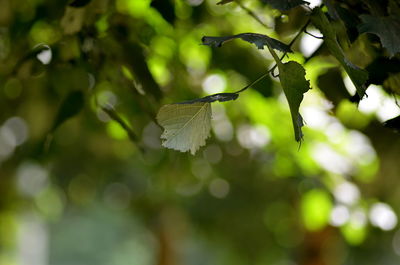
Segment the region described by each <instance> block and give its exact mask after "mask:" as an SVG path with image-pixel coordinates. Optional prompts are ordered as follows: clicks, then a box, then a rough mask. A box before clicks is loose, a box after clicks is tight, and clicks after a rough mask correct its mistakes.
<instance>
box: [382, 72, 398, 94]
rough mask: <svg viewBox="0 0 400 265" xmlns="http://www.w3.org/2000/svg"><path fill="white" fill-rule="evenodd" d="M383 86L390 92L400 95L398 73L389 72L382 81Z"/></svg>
mask: <svg viewBox="0 0 400 265" xmlns="http://www.w3.org/2000/svg"><path fill="white" fill-rule="evenodd" d="M383 87H384V88H385V89H387V90H389V91H390V92H391V93H395V94H397V95H400V73H396V74H390V75H389V77H388V78H387V79H386V80H385V81H384V82H383Z"/></svg>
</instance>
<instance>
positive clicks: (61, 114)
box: [51, 91, 84, 131]
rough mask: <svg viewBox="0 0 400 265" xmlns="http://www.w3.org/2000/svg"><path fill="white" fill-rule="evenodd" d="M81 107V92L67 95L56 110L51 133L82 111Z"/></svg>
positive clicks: (82, 96)
mask: <svg viewBox="0 0 400 265" xmlns="http://www.w3.org/2000/svg"><path fill="white" fill-rule="evenodd" d="M83 106H84V95H83V92H82V91H73V92H71V93H69V94H68V95H67V96H66V97H65V99H64V100H63V102H62V103H61V106H60V108H59V109H58V113H57V116H56V119H55V120H54V124H53V127H52V130H51V131H54V130H55V129H57V128H58V127H59V126H60V125H61V124H62V123H64V122H65V121H66V120H68V119H70V118H72V117H73V116H75V115H76V114H78V113H79V112H80V111H81V110H82V108H83Z"/></svg>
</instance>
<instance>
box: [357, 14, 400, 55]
mask: <svg viewBox="0 0 400 265" xmlns="http://www.w3.org/2000/svg"><path fill="white" fill-rule="evenodd" d="M360 18H361V20H362V22H363V23H362V24H361V25H360V26H359V27H358V30H359V32H360V33H372V34H375V35H377V36H378V37H379V38H380V40H381V43H382V46H383V47H385V48H386V49H387V50H388V52H389V54H390V57H393V56H395V55H396V54H397V53H398V52H400V19H399V18H397V17H393V16H389V17H376V16H371V15H361V16H360Z"/></svg>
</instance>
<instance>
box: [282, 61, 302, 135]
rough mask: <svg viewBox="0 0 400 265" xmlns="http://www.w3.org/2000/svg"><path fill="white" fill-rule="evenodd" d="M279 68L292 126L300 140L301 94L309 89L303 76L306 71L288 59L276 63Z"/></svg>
mask: <svg viewBox="0 0 400 265" xmlns="http://www.w3.org/2000/svg"><path fill="white" fill-rule="evenodd" d="M277 64H278V68H279V79H280V80H281V85H282V88H283V91H284V92H285V96H286V98H287V101H288V103H289V108H290V113H291V115H292V122H293V128H294V135H295V139H296V141H298V142H299V141H301V140H302V138H303V133H302V131H301V127H303V125H304V123H303V117H301V115H300V113H299V107H300V103H301V101H302V100H303V94H304V93H305V92H307V91H308V90H309V89H310V84H309V82H308V81H307V80H306V78H305V74H306V71H305V70H304V68H303V66H301V65H300V64H298V63H296V62H294V61H290V62H288V63H281V62H280V61H279V62H278V63H277Z"/></svg>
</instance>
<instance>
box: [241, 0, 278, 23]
mask: <svg viewBox="0 0 400 265" xmlns="http://www.w3.org/2000/svg"><path fill="white" fill-rule="evenodd" d="M235 3H237V4H238V6H240V8H242V9H243V10H244V11H246V12H247V14H249V16H251V17H252V18H254V19H255V20H256V21H257V22H258V23H260V24H261V25H262V26H263V27H265V28H266V29H268V30H270V29H271V27H268V25H267V24H265V23H264V22H263V21H262V20H261V19H260V18H259V17H258V16H257V15H256V13H254V11H252V10H251V9H250V8H248V7H245V6H244V5H243V4H242V3H241V2H240V1H239V0H235Z"/></svg>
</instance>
